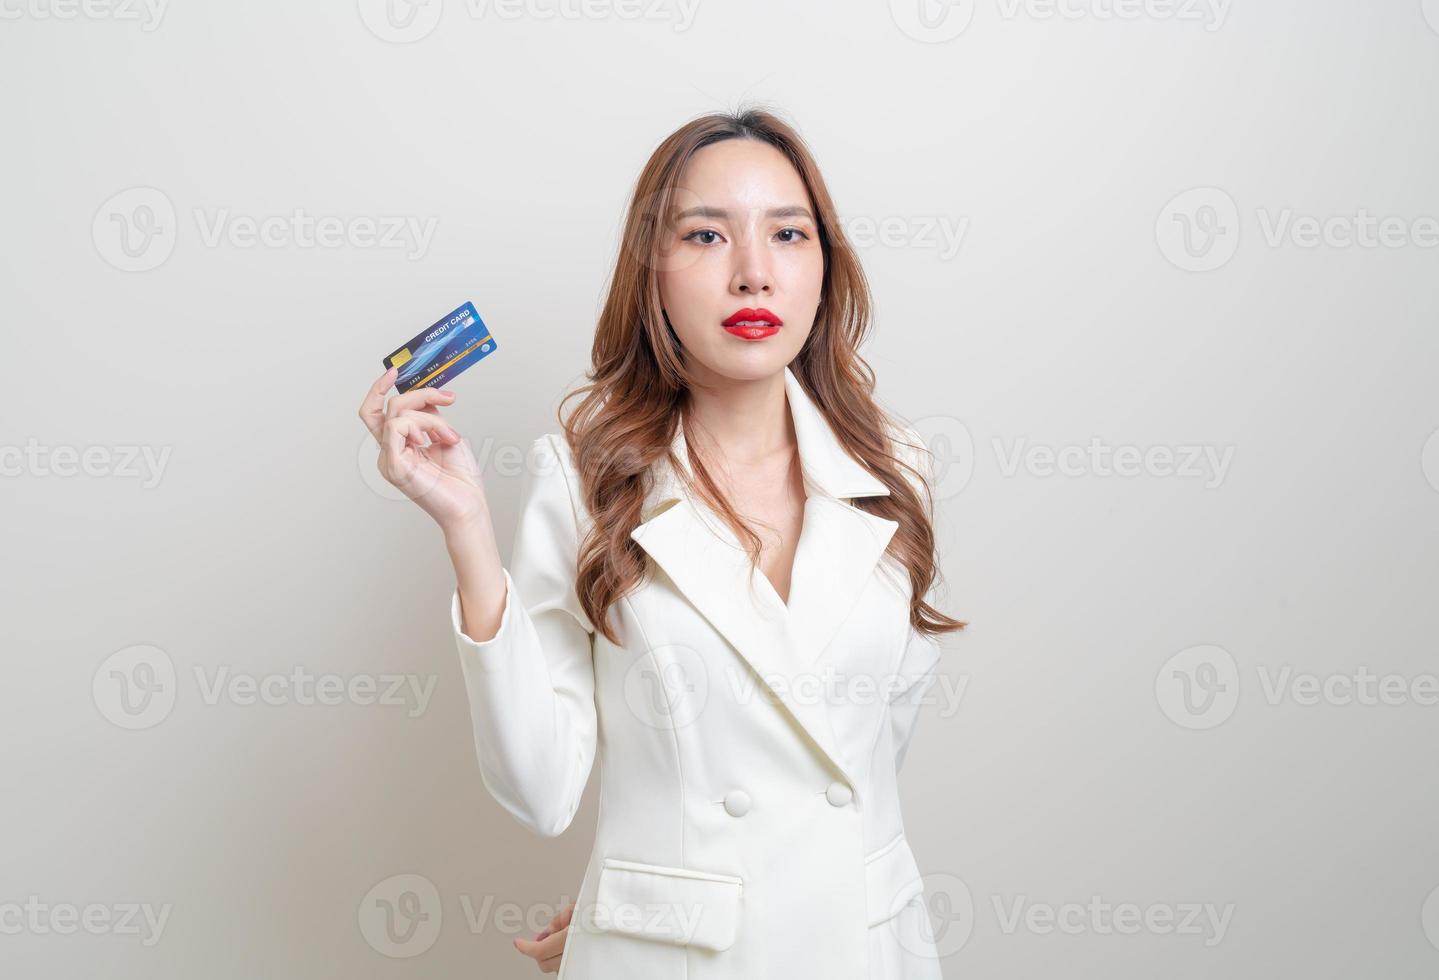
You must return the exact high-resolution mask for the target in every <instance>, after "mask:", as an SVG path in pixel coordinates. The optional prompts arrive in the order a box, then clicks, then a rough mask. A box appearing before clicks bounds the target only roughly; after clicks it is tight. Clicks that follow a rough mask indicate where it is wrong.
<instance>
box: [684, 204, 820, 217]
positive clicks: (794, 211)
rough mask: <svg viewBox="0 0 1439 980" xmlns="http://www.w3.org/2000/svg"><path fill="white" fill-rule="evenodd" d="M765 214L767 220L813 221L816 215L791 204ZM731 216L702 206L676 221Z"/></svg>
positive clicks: (689, 209)
mask: <svg viewBox="0 0 1439 980" xmlns="http://www.w3.org/2000/svg"><path fill="white" fill-rule="evenodd" d="M764 214H765V217H766V218H808V219H809V220H811V221H813V220H814V215H812V214H810V213H809V208H806V207H802V206H801V205H798V204H791V205H789V206H788V207H783V208H770V209H769V210H768V211H766V212H765V213H764ZM729 216H730V212H729V211H728V210H726V209H725V208H711V207H706V206H703V205H701V206H700V207H695V208H686V209H685V210H683V211H681V212H680V213H679V214H677V215H675V220H676V221H680V220H682V219H684V218H696V217H697V218H728V217H729Z"/></svg>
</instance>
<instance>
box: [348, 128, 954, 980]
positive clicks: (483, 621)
mask: <svg viewBox="0 0 1439 980" xmlns="http://www.w3.org/2000/svg"><path fill="white" fill-rule="evenodd" d="M869 313H870V301H869V295H868V287H867V284H866V282H865V278H864V275H863V273H862V271H861V269H860V267H859V264H858V262H857V260H856V258H855V255H854V252H853V251H852V249H851V247H850V245H849V243H848V242H847V241H846V239H845V236H844V234H843V232H842V230H841V229H840V227H839V225H838V223H837V220H836V215H835V210H834V206H833V203H832V202H831V199H830V196H829V192H828V190H827V189H826V188H825V185H824V181H823V180H822V179H821V177H820V174H819V170H818V168H817V167H816V165H815V163H814V160H813V158H812V157H811V155H810V153H809V151H808V149H807V148H806V147H805V145H804V144H803V142H802V141H801V140H800V138H799V136H798V135H797V134H796V133H795V132H794V131H793V129H792V128H790V127H789V126H788V125H786V124H785V123H784V122H782V121H781V120H780V119H778V118H776V117H775V116H774V115H772V114H770V113H767V112H763V111H746V112H742V113H739V114H735V115H710V116H705V117H702V118H699V119H696V120H694V121H692V122H690V123H688V124H686V125H685V126H683V127H681V128H680V129H679V130H678V131H677V132H675V133H674V134H673V135H671V136H670V137H669V138H667V139H666V140H665V141H664V142H663V143H662V144H661V145H660V146H659V148H658V149H657V150H656V151H655V152H654V154H653V155H652V157H651V158H650V160H649V162H648V164H647V165H646V167H645V169H644V171H643V173H642V175H641V177H640V179H639V182H638V184H637V186H636V188H635V192H634V198H633V201H632V202H631V206H630V210H629V215H628V218H627V221H626V225H625V229H624V237H623V242H622V247H621V250H620V255H619V259H618V262H617V264H616V267H615V271H614V276H613V280H612V282H611V284H610V290H609V297H608V300H607V302H606V304H605V308H604V311H603V313H602V315H601V317H600V322H599V326H598V329H597V332H596V335H595V341H594V347H593V351H592V359H593V365H592V368H591V371H590V372H589V374H588V376H587V377H588V378H589V380H590V383H589V384H588V385H586V386H584V387H583V388H581V389H580V390H579V391H577V392H575V393H573V394H572V395H571V396H570V397H576V396H580V395H583V396H584V397H583V399H582V401H581V403H580V404H579V406H578V407H577V409H576V410H575V411H574V412H573V413H572V414H571V415H570V417H569V418H568V419H564V418H561V420H560V421H561V425H562V427H563V432H562V433H553V434H549V435H545V436H542V437H540V438H539V439H537V440H535V442H534V444H533V445H532V447H531V453H532V455H531V462H532V467H531V468H530V469H529V470H528V471H527V476H526V480H525V486H524V488H523V492H522V498H523V500H522V506H521V512H520V517H519V524H518V527H517V529H516V532H515V544H514V552H513V555H512V558H511V563H510V565H509V566H508V568H507V567H505V566H504V565H503V564H502V562H501V558H500V552H499V548H498V546H497V543H496V537H495V533H494V528H493V526H492V523H491V520H490V513H489V508H488V505H487V502H486V498H485V492H484V486H483V483H482V480H481V475H480V470H479V467H478V465H477V464H476V462H475V459H474V457H473V456H472V454H471V453H470V451H469V448H468V446H467V444H466V443H465V442H463V441H462V440H461V437H460V435H459V434H458V433H457V432H456V431H455V430H454V429H453V428H451V427H450V426H449V425H448V424H447V423H446V422H445V421H444V419H443V418H442V417H441V415H440V412H439V408H440V407H441V406H446V405H453V404H454V403H455V395H454V393H453V392H450V391H436V390H433V389H420V390H412V391H410V392H407V393H405V394H402V395H397V396H395V397H393V398H391V399H390V400H389V402H388V404H385V402H384V395H385V392H386V391H388V390H389V388H390V387H391V386H392V384H393V380H394V378H393V372H387V373H386V374H385V375H384V376H383V377H381V378H380V379H379V380H378V381H377V382H376V383H375V385H374V386H373V388H372V389H371V391H370V393H369V395H368V396H367V397H366V399H365V402H364V404H363V406H362V407H361V416H362V417H363V418H364V420H365V422H366V424H367V425H368V426H369V427H370V430H371V431H372V432H373V433H374V434H375V437H376V438H377V439H378V440H379V442H380V444H381V455H380V461H379V466H380V471H381V472H382V473H383V474H384V476H385V478H386V479H388V480H389V481H390V482H392V483H394V484H395V485H396V486H397V487H399V488H400V489H401V490H403V491H404V492H405V493H406V494H407V495H408V496H410V497H411V498H412V499H414V500H415V501H416V502H417V503H418V504H419V505H420V506H421V507H422V508H424V509H425V511H426V512H427V513H429V514H430V515H431V516H432V517H433V518H434V519H435V521H436V522H437V523H438V524H439V525H440V527H441V529H442V530H443V531H444V535H445V541H446V544H447V546H448V549H449V554H450V558H451V561H452V562H453V564H454V569H455V577H456V589H455V593H454V595H453V596H452V597H451V618H452V625H453V628H454V633H455V641H456V644H457V647H458V649H459V654H460V658H461V664H462V667H463V674H464V678H465V684H466V687H467V690H468V694H469V699H470V705H471V709H472V718H473V723H474V735H475V746H476V750H477V753H478V757H479V767H480V774H481V777H482V779H483V781H484V784H485V786H486V787H487V788H488V790H489V791H490V793H491V794H492V795H493V796H494V798H495V799H496V800H497V801H498V802H499V803H500V805H501V806H503V807H504V808H505V809H506V810H507V811H509V813H511V814H512V815H513V816H514V817H515V819H517V820H519V821H520V822H521V823H522V824H524V825H525V826H526V827H528V828H530V829H531V830H533V831H534V832H536V833H537V834H540V835H542V836H546V837H550V836H555V835H558V834H560V833H561V832H563V831H564V830H565V828H566V827H568V826H569V824H570V822H571V820H572V818H573V817H574V814H575V810H576V808H577V807H578V805H579V802H580V797H581V794H582V792H583V790H584V787H585V785H586V783H587V781H588V778H589V774H590V769H591V765H592V763H593V762H594V760H595V759H596V758H598V760H599V764H600V770H601V773H602V776H601V799H600V815H599V820H598V826H597V829H596V838H595V844H594V849H593V852H592V854H591V858H590V860H589V863H588V866H587V867H586V869H585V873H584V878H583V881H582V883H581V885H580V889H579V893H578V897H577V904H576V910H575V912H574V916H573V920H572V921H569V922H568V923H561V922H558V921H557V922H556V923H553V924H552V926H560V925H563V924H568V925H569V926H571V927H572V928H561V929H556V930H555V931H554V932H553V933H550V934H548V935H547V936H545V938H543V939H542V941H541V943H540V944H539V945H538V946H537V947H536V948H535V949H534V955H535V956H536V958H537V959H538V960H539V961H540V965H541V968H542V969H546V970H550V969H555V968H558V970H559V973H560V976H561V978H562V980H564V978H568V980H601V978H603V980H611V978H616V977H624V978H626V980H681V978H684V980H711V978H714V980H732V978H740V977H744V978H747V980H757V978H764V977H772V978H775V980H797V978H809V977H825V978H828V980H850V978H852V980H860V978H865V980H868V978H876V977H882V978H935V977H938V976H939V975H940V972H939V966H938V963H937V961H936V959H935V958H934V946H933V942H932V940H931V939H930V936H929V932H928V928H927V926H928V923H927V916H926V912H925V906H924V900H923V893H922V883H921V881H920V879H919V869H918V867H917V865H916V863H915V858H914V855H913V853H912V851H911V850H910V847H909V844H908V842H907V841H906V839H905V837H904V833H903V824H902V821H901V818H900V812H899V805H898V795H897V789H896V773H897V771H898V769H899V767H900V765H901V763H902V762H903V759H904V755H905V751H906V748H907V746H908V744H909V741H910V736H911V734H912V732H913V728H914V723H915V719H916V716H917V713H918V708H919V698H920V696H921V695H922V694H923V693H924V691H925V690H926V688H927V687H928V684H929V683H930V681H931V680H932V678H933V677H934V673H935V669H936V666H937V663H938V660H939V647H938V644H937V643H936V641H935V637H936V636H937V635H938V634H940V633H944V632H949V631H954V630H958V629H960V628H962V627H963V626H964V625H965V624H964V623H963V622H961V621H959V620H956V619H951V618H950V617H948V616H946V615H944V614H943V613H941V612H939V611H938V610H937V609H936V608H935V607H934V606H933V605H931V604H930V601H929V600H930V599H931V598H932V597H933V595H934V591H933V587H934V584H935V582H936V580H937V577H938V563H937V561H936V556H935V551H934V534H933V522H932V507H933V503H932V498H931V496H930V492H929V482H930V476H929V474H930V472H931V467H930V466H929V465H928V463H927V462H926V460H927V454H925V453H924V452H923V450H922V448H921V441H920V439H919V438H918V436H917V435H916V433H915V432H914V430H913V429H911V428H910V427H909V426H907V425H905V424H904V423H903V422H901V421H899V420H897V419H894V418H891V417H890V416H888V415H887V414H886V413H885V412H883V411H882V410H881V409H880V408H879V407H878V406H877V405H876V404H875V402H874V400H873V398H872V391H873V387H874V381H873V375H872V373H871V372H870V369H869V368H868V366H867V365H865V364H864V362H863V361H862V360H861V359H860V358H859V356H858V354H857V351H858V348H859V345H860V342H861V340H862V339H863V338H864V336H865V335H866V333H867V332H868V328H869ZM566 400H568V399H566ZM756 528H758V530H756ZM756 572H758V574H756ZM562 952H563V957H562V958H561V955H560V954H561V953H562Z"/></svg>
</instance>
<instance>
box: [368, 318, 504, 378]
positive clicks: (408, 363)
mask: <svg viewBox="0 0 1439 980" xmlns="http://www.w3.org/2000/svg"><path fill="white" fill-rule="evenodd" d="M495 346H496V344H495V338H494V335H492V334H491V333H490V328H489V327H487V326H485V321H484V320H481V319H480V315H479V314H478V313H476V312H475V304H473V303H466V304H465V305H464V306H461V307H460V308H459V309H458V310H455V312H453V313H451V314H449V315H448V316H446V317H444V318H442V319H441V320H440V321H439V322H438V323H434V324H431V325H430V326H429V327H427V328H426V329H425V330H424V331H422V332H421V333H420V334H419V335H418V336H417V337H415V338H414V339H413V340H411V341H410V342H409V343H408V344H406V345H405V346H403V347H401V348H400V349H399V350H396V351H394V352H393V353H391V354H389V355H387V356H386V357H385V367H386V368H398V369H399V375H398V376H397V377H396V378H395V390H396V391H399V392H405V391H409V390H410V389H411V388H439V387H442V386H443V385H444V384H445V383H446V382H447V381H453V380H454V379H455V378H457V377H459V375H460V373H461V372H463V371H464V370H465V369H466V368H468V367H469V366H470V365H471V364H474V363H475V362H476V361H479V360H483V359H484V358H486V357H489V356H490V355H491V354H493V353H494V352H495Z"/></svg>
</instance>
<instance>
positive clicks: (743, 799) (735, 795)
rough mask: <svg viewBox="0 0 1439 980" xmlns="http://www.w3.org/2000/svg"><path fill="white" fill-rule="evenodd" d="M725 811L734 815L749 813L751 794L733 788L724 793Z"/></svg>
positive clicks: (740, 815) (739, 815)
mask: <svg viewBox="0 0 1439 980" xmlns="http://www.w3.org/2000/svg"><path fill="white" fill-rule="evenodd" d="M724 808H725V812H726V813H728V814H729V815H730V816H732V817H742V816H744V815H745V814H746V813H749V794H748V793H746V792H745V791H744V790H742V789H732V790H730V791H729V792H728V793H726V794H725V795H724Z"/></svg>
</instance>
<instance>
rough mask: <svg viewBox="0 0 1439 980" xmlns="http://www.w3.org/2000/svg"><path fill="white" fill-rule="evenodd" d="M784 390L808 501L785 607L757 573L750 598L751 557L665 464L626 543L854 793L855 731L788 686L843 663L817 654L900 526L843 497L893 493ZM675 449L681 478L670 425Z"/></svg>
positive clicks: (794, 388)
mask: <svg viewBox="0 0 1439 980" xmlns="http://www.w3.org/2000/svg"><path fill="white" fill-rule="evenodd" d="M784 383H785V397H786V401H787V402H788V405H789V410H790V417H791V418H792V419H793V421H794V429H795V437H796V440H797V442H798V450H799V457H800V464H801V468H802V470H803V473H804V477H805V492H806V493H805V504H804V523H803V526H802V528H801V531H800V538H799V542H798V543H797V545H796V549H795V559H794V568H793V572H792V574H791V585H790V595H789V602H788V604H786V603H785V601H784V600H782V599H781V598H780V597H779V593H778V592H776V591H775V589H774V587H773V586H772V585H771V584H770V582H769V580H768V579H767V578H766V577H765V576H764V574H763V573H762V572H761V571H759V570H758V569H754V578H753V582H754V588H753V589H751V586H750V581H751V580H750V562H749V557H748V555H747V554H746V553H745V551H744V549H743V547H742V546H741V544H740V542H739V539H738V538H737V537H736V536H735V534H734V532H733V531H732V530H731V529H730V528H729V526H728V525H727V524H725V523H724V521H723V520H722V519H721V518H720V517H719V515H717V514H715V513H714V512H713V511H712V510H711V509H710V508H709V507H707V506H705V505H704V504H703V503H702V502H701V501H699V500H698V499H697V498H696V497H693V496H692V495H691V494H689V493H688V492H687V491H686V490H685V488H684V487H683V485H682V484H681V482H680V478H679V476H678V474H677V473H676V472H675V471H674V470H673V469H671V468H670V467H669V465H668V463H667V461H666V460H660V461H659V462H658V463H656V464H655V466H656V470H655V471H654V480H653V482H652V484H651V490H650V492H649V493H648V494H647V495H646V503H645V508H644V510H643V511H642V516H643V518H644V520H643V521H642V522H641V523H640V524H639V525H637V526H636V527H635V528H634V529H633V530H632V531H631V532H630V537H631V538H632V539H634V540H635V541H636V542H637V543H638V544H639V545H640V546H641V547H642V548H644V549H645V551H646V552H647V553H648V554H649V556H650V558H651V559H653V561H654V562H655V564H656V565H658V566H659V568H660V569H661V570H662V572H663V574H665V575H667V576H669V579H670V581H671V582H672V583H673V585H674V588H675V590H676V591H677V592H678V593H679V594H680V595H681V596H683V597H684V599H685V600H687V601H688V602H689V603H690V604H691V605H692V606H693V607H694V608H695V609H697V610H698V611H699V613H700V614H701V615H702V616H704V618H705V619H706V620H707V621H708V622H709V623H710V625H712V626H713V627H714V628H715V629H716V630H717V631H718V632H719V633H720V635H721V636H723V637H724V638H725V640H726V641H728V642H729V643H730V645H731V646H733V647H734V649H735V650H736V651H737V652H738V653H739V655H740V657H741V658H742V659H743V660H744V661H745V662H746V663H747V664H748V665H749V666H750V667H751V668H752V669H753V670H754V671H755V672H756V673H757V674H758V675H759V676H760V678H761V679H762V681H763V682H764V684H765V685H766V686H767V687H769V688H770V689H771V690H772V691H773V693H774V695H775V696H776V700H777V701H778V702H779V703H781V704H783V705H784V707H785V708H786V710H788V711H789V713H790V714H791V715H792V716H793V717H794V719H795V720H796V721H797V722H798V723H799V725H800V726H801V727H802V728H803V729H804V730H805V731H806V732H807V733H808V734H809V736H810V738H811V739H812V740H813V741H814V742H815V744H816V745H818V746H819V748H820V750H821V751H822V752H823V753H824V755H825V756H826V758H828V759H829V760H830V761H831V762H832V763H833V765H834V766H835V767H836V768H837V769H838V770H839V772H840V773H841V774H842V775H843V776H845V777H846V778H847V779H848V781H849V783H850V786H851V787H852V788H853V789H854V790H855V792H856V793H859V792H861V790H860V788H859V787H860V785H861V784H860V782H859V781H858V779H857V773H858V772H860V771H862V767H863V764H864V763H863V760H862V759H860V758H858V757H856V758H853V759H851V758H850V757H849V756H848V755H847V754H846V753H845V751H844V748H843V746H844V745H846V744H847V743H849V742H852V741H855V740H856V736H854V734H853V733H850V732H847V731H846V729H845V727H844V726H845V725H846V724H852V722H847V721H846V720H845V719H846V714H845V712H844V711H843V710H832V708H831V706H828V705H826V704H825V703H823V702H822V701H820V700H818V699H815V698H812V697H803V696H801V697H796V691H797V690H809V688H808V687H807V686H801V685H797V684H796V683H795V681H796V679H797V677H798V676H799V675H801V674H804V675H813V674H814V673H815V672H819V671H827V670H830V669H839V670H843V669H844V665H843V664H833V665H827V664H823V663H821V661H822V660H823V654H824V653H825V651H826V649H827V648H828V647H829V645H830V642H831V640H832V639H833V638H834V636H835V634H836V633H837V632H838V631H839V629H840V627H841V626H842V625H843V624H844V622H845V621H846V620H847V619H848V618H849V617H850V616H851V615H852V614H853V612H854V610H855V608H856V606H857V605H858V604H859V601H860V595H861V593H862V592H863V591H864V589H865V588H866V586H867V585H868V584H869V582H870V580H871V579H872V577H873V575H874V572H875V568H876V566H877V565H878V564H879V563H880V562H881V560H882V559H883V558H884V556H885V550H886V548H887V547H888V545H889V541H890V539H891V537H893V535H894V532H895V530H896V529H897V528H898V527H899V523H898V522H897V521H892V520H888V519H886V518H883V517H880V516H878V515H875V514H871V513H869V512H867V511H863V510H860V509H859V508H857V507H853V506H851V505H850V504H849V502H848V498H854V497H873V496H887V495H888V493H889V490H888V488H887V487H886V486H885V484H884V483H882V482H881V481H880V480H879V479H877V478H876V477H874V476H872V475H871V474H870V473H869V472H868V471H867V470H866V469H865V468H864V467H863V466H861V465H860V464H859V462H857V461H856V460H854V459H853V458H851V457H850V456H849V454H848V453H847V452H846V451H845V450H844V448H843V446H841V445H840V442H839V439H838V438H837V437H836V436H835V434H834V432H833V431H832V430H831V429H830V427H829V424H828V422H826V420H825V418H824V416H823V414H822V413H821V412H820V410H819V408H818V407H817V406H816V405H815V404H814V402H813V401H812V400H811V399H810V397H809V395H808V394H807V393H806V392H805V390H804V388H803V387H802V386H801V384H800V382H799V379H798V378H796V377H795V376H794V374H793V373H792V372H791V371H790V369H789V368H788V367H786V368H785V370H784ZM670 448H671V450H672V451H673V453H674V456H675V459H676V460H677V462H678V464H679V466H680V468H682V469H683V470H684V471H685V474H686V475H688V472H689V455H688V452H687V451H686V446H685V440H684V427H683V426H682V425H678V426H676V435H675V437H674V440H673V442H672V443H671V446H670ZM901 587H902V585H901ZM714 680H715V679H713V678H712V679H711V681H712V682H713V681H714ZM842 731H844V732H845V736H844V737H842V736H841V735H840V732H842ZM858 741H863V739H862V738H860V739H858Z"/></svg>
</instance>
